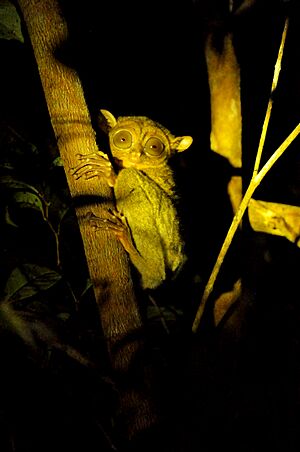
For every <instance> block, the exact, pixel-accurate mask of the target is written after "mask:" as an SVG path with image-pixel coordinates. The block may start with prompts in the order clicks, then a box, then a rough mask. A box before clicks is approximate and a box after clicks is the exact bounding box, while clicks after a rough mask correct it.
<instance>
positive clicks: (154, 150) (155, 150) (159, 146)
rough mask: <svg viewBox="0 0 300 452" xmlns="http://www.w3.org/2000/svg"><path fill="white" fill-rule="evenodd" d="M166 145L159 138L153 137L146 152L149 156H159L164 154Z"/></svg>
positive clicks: (147, 145)
mask: <svg viewBox="0 0 300 452" xmlns="http://www.w3.org/2000/svg"><path fill="white" fill-rule="evenodd" d="M164 149H165V145H164V144H163V142H162V141H160V139H159V138H156V137H152V138H149V140H148V141H147V143H146V146H145V148H144V151H145V153H146V154H148V155H153V156H154V157H155V156H159V155H161V154H162V153H163V151H164Z"/></svg>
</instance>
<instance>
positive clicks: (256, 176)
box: [192, 19, 300, 333]
mask: <svg viewBox="0 0 300 452" xmlns="http://www.w3.org/2000/svg"><path fill="white" fill-rule="evenodd" d="M287 29H288V19H286V21H285V24H284V30H283V33H282V37H281V43H280V48H279V51H278V56H277V60H276V63H275V68H274V76H273V81H272V88H271V95H270V99H269V102H268V107H267V111H266V115H265V120H264V124H263V127H262V133H261V137H260V141H259V146H258V151H257V155H256V160H255V164H254V170H253V174H252V178H251V181H250V183H249V186H248V189H247V191H246V193H245V195H244V197H243V199H242V202H241V204H240V206H239V208H238V210H237V212H236V214H235V216H234V218H233V220H232V223H231V226H230V228H229V230H228V232H227V235H226V238H225V240H224V242H223V245H222V248H221V250H220V253H219V255H218V257H217V260H216V263H215V265H214V268H213V270H212V272H211V275H210V277H209V280H208V282H207V284H206V287H205V290H204V293H203V296H202V299H201V303H200V306H199V308H198V311H197V313H196V317H195V320H194V323H193V326H192V331H193V332H194V333H195V332H196V331H197V329H198V326H199V324H200V321H201V318H202V315H203V312H204V309H205V306H206V303H207V300H208V298H209V296H210V294H211V292H212V291H213V288H214V284H215V281H216V279H217V276H218V274H219V271H220V268H221V266H222V263H223V261H224V259H225V256H226V254H227V251H228V249H229V247H230V245H231V242H232V240H233V237H234V234H235V233H236V230H237V228H238V226H239V224H240V222H241V219H242V217H243V215H244V213H245V211H246V209H247V207H248V204H249V201H250V199H251V197H252V195H253V193H254V191H255V189H256V188H257V187H258V185H259V184H260V183H261V181H262V179H263V178H264V176H265V175H266V174H267V172H268V171H269V170H270V169H271V167H272V166H273V165H274V163H275V162H276V161H277V160H278V159H279V157H280V156H281V155H282V154H283V152H284V151H285V150H286V149H287V147H288V146H289V145H290V143H291V142H292V141H293V140H294V139H295V138H296V136H297V135H298V134H299V133H300V124H298V126H297V127H296V128H295V129H294V130H293V132H291V134H290V135H289V136H288V137H287V138H286V139H285V140H284V142H283V143H282V144H281V145H280V146H279V148H278V149H277V150H276V151H275V152H274V153H273V155H272V156H271V157H270V159H269V160H268V161H267V163H266V164H265V165H264V166H263V168H262V169H261V170H260V171H259V172H258V169H259V165H260V161H261V155H262V150H263V147H264V143H265V139H266V134H267V128H268V125H269V120H270V116H271V111H272V104H273V100H272V95H273V92H274V90H275V89H276V86H277V83H278V79H279V73H280V69H281V61H282V56H283V50H284V44H285V40H286V34H287Z"/></svg>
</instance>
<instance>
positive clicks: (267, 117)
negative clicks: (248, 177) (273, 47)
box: [253, 18, 289, 175]
mask: <svg viewBox="0 0 300 452" xmlns="http://www.w3.org/2000/svg"><path fill="white" fill-rule="evenodd" d="M288 25H289V20H288V18H287V19H286V20H285V24H284V29H283V32H282V36H281V42H280V47H279V51H278V55H277V60H276V63H275V68H274V74H273V80H272V88H271V94H270V98H269V102H268V106H267V111H266V115H265V120H264V123H263V126H262V131H261V136H260V140H259V145H258V151H257V154H256V159H255V163H254V170H253V174H254V175H256V174H257V173H258V169H259V165H260V161H261V155H262V151H263V147H264V144H265V141H266V135H267V129H268V125H269V121H270V117H271V112H272V107H273V93H274V91H275V89H276V87H277V83H278V79H279V74H280V70H281V61H282V56H283V49H284V44H285V40H286V35H287V30H288Z"/></svg>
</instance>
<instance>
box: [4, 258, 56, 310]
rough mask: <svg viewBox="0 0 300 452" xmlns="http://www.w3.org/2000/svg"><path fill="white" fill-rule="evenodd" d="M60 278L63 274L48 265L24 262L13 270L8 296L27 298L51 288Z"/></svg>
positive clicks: (7, 284) (19, 298)
mask: <svg viewBox="0 0 300 452" xmlns="http://www.w3.org/2000/svg"><path fill="white" fill-rule="evenodd" d="M60 279H61V275H59V274H58V273H57V272H55V271H53V270H51V269H49V268H47V267H40V266H38V265H33V264H24V265H22V266H20V267H16V268H15V269H14V270H13V271H12V272H11V274H10V276H9V278H8V281H7V283H6V287H5V294H6V298H8V299H10V300H14V301H16V300H19V301H20V300H25V299H26V298H29V297H32V296H33V295H36V294H37V293H39V292H41V291H44V290H47V289H50V287H52V286H54V284H56V283H57V282H58V281H60Z"/></svg>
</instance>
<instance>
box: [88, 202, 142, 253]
mask: <svg viewBox="0 0 300 452" xmlns="http://www.w3.org/2000/svg"><path fill="white" fill-rule="evenodd" d="M87 219H88V220H89V221H90V223H91V226H92V227H94V228H95V229H105V230H107V231H111V232H113V233H114V234H115V236H116V237H117V238H118V239H119V240H120V242H121V243H122V245H123V246H124V248H125V250H126V251H127V252H128V253H129V254H131V253H136V252H137V250H136V248H135V246H134V244H133V241H132V237H131V233H130V228H129V226H128V223H127V220H126V218H125V216H124V215H122V214H121V213H120V212H118V211H117V210H111V209H109V210H108V211H107V217H106V218H100V217H97V216H96V215H94V214H93V213H92V212H89V214H88V215H87Z"/></svg>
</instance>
